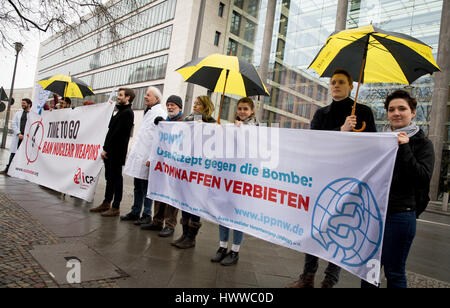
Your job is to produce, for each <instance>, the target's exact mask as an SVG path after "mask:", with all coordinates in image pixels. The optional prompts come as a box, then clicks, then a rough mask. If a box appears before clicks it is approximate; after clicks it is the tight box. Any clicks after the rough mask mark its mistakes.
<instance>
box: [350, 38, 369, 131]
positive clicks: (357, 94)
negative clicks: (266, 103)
mask: <svg viewBox="0 0 450 308" xmlns="http://www.w3.org/2000/svg"><path fill="white" fill-rule="evenodd" d="M366 56H367V47H366V50H365V52H364V57H363V62H362V65H361V72H360V73H359V80H358V88H357V89H356V97H355V102H354V104H353V109H352V116H354V115H355V114H356V102H357V101H358V96H359V88H360V86H361V81H362V75H363V72H364V67H365V66H366ZM365 129H366V122H362V126H361V128H360V129H355V128H354V129H353V131H354V132H357V133H360V132H363V131H364V130H365Z"/></svg>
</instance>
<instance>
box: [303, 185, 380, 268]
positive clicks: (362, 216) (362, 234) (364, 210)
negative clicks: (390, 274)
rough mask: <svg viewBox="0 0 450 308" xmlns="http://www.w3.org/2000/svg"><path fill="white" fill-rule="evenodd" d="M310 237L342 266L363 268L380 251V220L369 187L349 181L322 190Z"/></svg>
mask: <svg viewBox="0 0 450 308" xmlns="http://www.w3.org/2000/svg"><path fill="white" fill-rule="evenodd" d="M311 233H312V237H313V238H314V239H315V240H316V241H317V242H318V243H319V244H320V245H321V246H322V247H323V248H324V249H325V250H327V251H330V250H331V251H332V252H333V258H335V259H336V260H338V261H340V262H341V263H342V264H345V265H347V266H352V267H360V266H362V265H364V264H366V263H367V262H368V261H369V260H371V259H372V258H373V256H374V255H375V253H376V252H377V251H378V250H379V249H380V246H381V240H382V233H383V220H382V217H381V213H380V210H379V208H378V205H377V202H376V200H375V198H374V196H373V193H372V191H371V189H370V187H369V186H368V185H367V184H365V183H362V182H360V181H358V180H356V179H351V178H344V179H339V180H336V181H334V182H332V183H331V184H329V185H328V186H327V187H325V189H324V190H323V191H322V192H321V193H320V195H319V198H318V199H317V202H316V204H315V206H314V212H313V218H312V229H311Z"/></svg>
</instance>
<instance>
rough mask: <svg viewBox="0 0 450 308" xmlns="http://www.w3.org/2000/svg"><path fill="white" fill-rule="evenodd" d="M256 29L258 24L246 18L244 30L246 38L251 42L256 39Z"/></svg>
mask: <svg viewBox="0 0 450 308" xmlns="http://www.w3.org/2000/svg"><path fill="white" fill-rule="evenodd" d="M255 29H256V24H255V23H253V22H251V21H250V20H247V19H246V20H245V30H244V40H246V41H247V42H249V43H253V42H254V41H255Z"/></svg>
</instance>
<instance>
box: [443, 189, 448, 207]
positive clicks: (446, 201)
mask: <svg viewBox="0 0 450 308" xmlns="http://www.w3.org/2000/svg"><path fill="white" fill-rule="evenodd" d="M442 211H443V212H447V211H448V192H446V193H444V197H443V198H442Z"/></svg>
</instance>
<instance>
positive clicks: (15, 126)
mask: <svg viewBox="0 0 450 308" xmlns="http://www.w3.org/2000/svg"><path fill="white" fill-rule="evenodd" d="M22 114H23V110H21V111H19V112H16V114H14V117H13V119H12V121H11V127H12V130H13V139H12V140H11V145H10V147H9V150H10V151H11V153H16V152H17V147H18V144H19V134H20V118H22ZM29 117H30V113H29V112H28V114H27V121H28V119H29Z"/></svg>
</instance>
